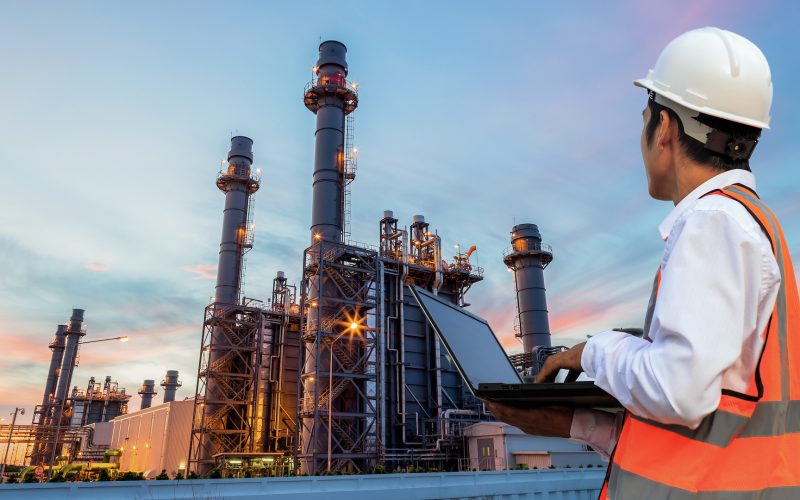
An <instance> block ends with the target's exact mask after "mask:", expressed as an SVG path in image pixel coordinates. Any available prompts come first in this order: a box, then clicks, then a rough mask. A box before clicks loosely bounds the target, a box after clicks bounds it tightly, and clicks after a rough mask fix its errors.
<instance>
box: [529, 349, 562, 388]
mask: <svg viewBox="0 0 800 500" xmlns="http://www.w3.org/2000/svg"><path fill="white" fill-rule="evenodd" d="M558 356H559V355H558V354H554V355H552V356H550V357H549V358H547V360H546V361H545V362H544V365H542V368H541V369H540V370H539V373H538V374H537V375H536V379H535V380H536V383H537V384H538V383H540V382H552V381H553V380H555V378H556V374H557V373H558V370H560V369H561V364H560V363H559V362H558Z"/></svg>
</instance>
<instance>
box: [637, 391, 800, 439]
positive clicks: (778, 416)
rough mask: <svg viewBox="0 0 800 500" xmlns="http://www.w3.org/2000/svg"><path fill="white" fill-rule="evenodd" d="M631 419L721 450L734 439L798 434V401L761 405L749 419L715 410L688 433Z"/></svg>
mask: <svg viewBox="0 0 800 500" xmlns="http://www.w3.org/2000/svg"><path fill="white" fill-rule="evenodd" d="M631 418H633V419H636V420H638V421H640V422H644V423H646V424H648V425H652V426H653V427H658V428H659V429H664V430H668V431H671V432H674V433H676V434H679V435H681V436H683V437H686V438H689V439H694V440H695V441H702V442H704V443H708V444H713V445H714V446H719V447H721V448H723V447H725V446H727V445H728V443H729V442H730V440H731V439H732V438H734V437H739V438H748V437H764V436H783V435H784V434H795V433H800V401H761V402H759V403H758V404H756V409H755V411H754V412H753V416H752V417H750V418H747V417H743V416H741V415H737V414H735V413H731V412H727V411H723V410H716V411H714V412H713V413H711V414H710V415H708V416H707V417H705V418H704V419H703V421H702V422H701V423H700V426H699V427H697V428H696V429H690V428H688V427H684V426H682V425H675V424H662V423H660V422H656V421H655V420H650V419H647V418H643V417H639V416H636V415H633V414H631Z"/></svg>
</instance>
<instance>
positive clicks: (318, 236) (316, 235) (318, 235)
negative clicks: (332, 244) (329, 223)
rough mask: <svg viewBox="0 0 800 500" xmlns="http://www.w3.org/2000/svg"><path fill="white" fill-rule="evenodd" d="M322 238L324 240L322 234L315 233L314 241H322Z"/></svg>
mask: <svg viewBox="0 0 800 500" xmlns="http://www.w3.org/2000/svg"><path fill="white" fill-rule="evenodd" d="M320 238H322V235H321V234H319V233H314V239H315V240H318V239H320Z"/></svg>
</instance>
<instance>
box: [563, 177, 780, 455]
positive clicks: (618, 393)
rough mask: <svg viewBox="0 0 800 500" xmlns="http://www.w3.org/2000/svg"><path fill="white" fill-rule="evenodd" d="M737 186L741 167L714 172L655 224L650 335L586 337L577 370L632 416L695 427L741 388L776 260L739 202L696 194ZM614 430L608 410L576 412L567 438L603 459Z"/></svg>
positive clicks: (767, 310) (774, 279) (753, 360)
mask: <svg viewBox="0 0 800 500" xmlns="http://www.w3.org/2000/svg"><path fill="white" fill-rule="evenodd" d="M737 183H738V184H742V185H745V186H747V187H749V188H751V189H755V178H754V176H753V174H752V173H750V172H747V171H744V170H732V171H728V172H724V173H721V174H719V175H717V176H715V177H713V178H712V179H709V180H708V181H707V182H705V183H703V184H702V185H700V186H699V187H698V188H697V189H695V190H694V191H692V192H691V193H690V194H689V195H687V196H686V197H685V198H684V199H683V200H681V201H680V202H679V203H678V204H677V205H676V206H675V208H674V209H673V210H672V211H671V212H670V214H669V216H668V217H667V218H666V219H665V220H664V221H663V222H662V223H661V225H660V226H659V230H660V232H661V236H662V238H663V239H664V240H665V247H664V256H663V258H662V261H661V285H660V288H659V291H658V300H657V301H656V304H655V309H654V310H653V318H652V322H651V325H650V331H649V337H650V340H647V339H641V338H637V337H634V336H632V335H628V334H626V333H621V332H613V331H611V332H603V333H600V334H597V335H595V336H593V337H591V338H590V339H589V341H588V342H587V343H586V347H585V348H584V351H583V356H582V358H581V364H582V366H583V370H584V371H585V372H586V374H587V375H588V376H589V377H591V378H593V379H594V381H595V384H597V385H598V386H599V387H601V388H603V389H605V390H606V391H607V392H608V393H610V394H611V395H613V396H614V397H615V398H617V400H619V402H620V403H621V404H622V405H623V406H625V408H627V409H628V410H629V411H631V412H632V413H634V414H636V415H639V416H642V417H646V418H649V419H652V420H656V421H658V422H663V423H668V424H680V425H684V426H687V427H691V428H695V427H697V426H698V425H699V424H700V422H701V421H702V419H703V418H704V417H705V416H706V415H708V414H709V413H711V412H712V411H714V410H715V409H716V407H717V405H718V404H719V399H720V395H721V390H722V389H731V390H734V391H738V392H746V389H747V386H748V382H749V380H750V379H751V377H752V375H753V373H754V372H755V369H756V365H757V363H758V357H759V354H760V353H761V347H762V340H761V335H760V334H761V333H762V332H763V330H764V329H765V328H766V325H767V321H768V320H769V317H770V314H771V313H772V309H773V305H774V303H775V299H776V297H777V294H778V287H779V284H780V272H779V270H778V264H777V262H776V261H775V257H774V255H773V253H772V248H771V246H770V243H769V239H768V238H767V236H766V235H765V233H764V232H763V230H762V229H761V227H760V226H759V225H758V222H756V220H755V219H754V218H753V217H752V216H751V215H750V214H749V213H748V212H747V210H746V209H745V208H744V207H743V206H742V205H741V204H740V203H738V202H736V201H734V200H731V199H729V198H726V197H724V196H706V197H702V196H703V195H704V194H706V193H708V192H709V191H713V190H715V189H720V188H724V187H726V186H729V185H731V184H737ZM701 197H702V198H701ZM619 427H620V419H619V418H618V417H616V416H614V415H612V414H607V413H604V412H598V411H596V410H576V412H575V417H574V418H573V423H572V429H571V437H572V438H574V439H577V440H580V441H583V442H586V443H587V444H589V445H590V446H592V447H593V448H595V449H596V450H597V451H600V452H601V453H603V454H605V455H608V454H610V452H611V450H612V449H613V447H614V445H615V443H616V439H617V437H618V433H619Z"/></svg>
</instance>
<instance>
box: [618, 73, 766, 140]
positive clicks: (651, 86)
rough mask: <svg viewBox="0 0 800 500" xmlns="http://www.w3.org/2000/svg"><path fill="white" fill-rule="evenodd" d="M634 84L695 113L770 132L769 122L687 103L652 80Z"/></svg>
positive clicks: (645, 79) (638, 81) (636, 81)
mask: <svg viewBox="0 0 800 500" xmlns="http://www.w3.org/2000/svg"><path fill="white" fill-rule="evenodd" d="M633 84H634V85H635V86H637V87H641V88H643V89H647V90H652V91H653V92H655V93H656V94H658V95H660V96H663V97H665V98H666V99H669V100H670V101H673V102H676V103H678V104H680V105H681V106H684V107H687V108H689V109H691V110H693V111H697V112H699V113H703V114H706V115H709V116H715V117H717V118H722V119H723V120H728V121H731V122H735V123H741V124H742V125H748V126H750V127H755V128H760V129H765V130H769V122H763V121H759V120H753V119H751V118H746V117H744V116H740V115H735V114H732V113H726V112H724V111H719V110H716V109H711V108H707V107H705V106H698V105H697V104H694V103H691V102H689V101H687V100H686V99H684V98H683V97H681V96H679V95H678V94H676V93H674V92H670V91H669V90H665V89H663V88H660V87H661V86H660V85H658V84H657V83H656V82H655V81H653V80H652V79H650V78H640V79H638V80H634V82H633Z"/></svg>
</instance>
